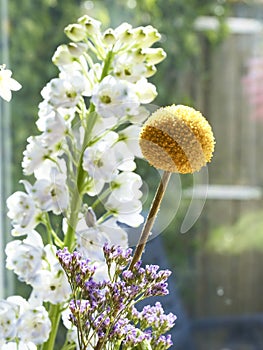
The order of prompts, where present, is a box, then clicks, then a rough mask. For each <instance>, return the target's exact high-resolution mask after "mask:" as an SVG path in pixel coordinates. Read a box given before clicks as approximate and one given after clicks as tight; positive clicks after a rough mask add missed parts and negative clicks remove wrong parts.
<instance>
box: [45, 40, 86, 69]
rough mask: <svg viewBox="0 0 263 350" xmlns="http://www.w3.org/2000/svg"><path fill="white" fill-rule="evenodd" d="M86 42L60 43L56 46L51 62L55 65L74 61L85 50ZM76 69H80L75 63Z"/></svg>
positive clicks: (68, 63)
mask: <svg viewBox="0 0 263 350" xmlns="http://www.w3.org/2000/svg"><path fill="white" fill-rule="evenodd" d="M87 47H88V46H87V44H85V43H70V44H68V45H65V44H64V45H60V46H58V47H57V49H56V51H55V53H54V55H53V57H52V62H53V63H54V64H55V65H57V66H65V65H71V64H74V63H77V62H76V59H78V58H79V57H80V56H81V55H82V54H83V53H84V52H85V51H86V50H87ZM77 67H78V69H80V66H79V64H78V63H77Z"/></svg>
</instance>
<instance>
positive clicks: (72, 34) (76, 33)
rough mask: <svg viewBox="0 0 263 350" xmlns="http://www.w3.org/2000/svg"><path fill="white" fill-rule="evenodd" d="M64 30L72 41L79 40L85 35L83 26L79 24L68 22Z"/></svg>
mask: <svg viewBox="0 0 263 350" xmlns="http://www.w3.org/2000/svg"><path fill="white" fill-rule="evenodd" d="M64 32H65V34H66V35H67V36H68V37H69V38H70V40H72V41H81V40H83V39H84V38H85V37H86V30H85V27H83V26H82V25H81V24H76V23H75V24H69V25H68V26H67V27H66V28H65V29H64Z"/></svg>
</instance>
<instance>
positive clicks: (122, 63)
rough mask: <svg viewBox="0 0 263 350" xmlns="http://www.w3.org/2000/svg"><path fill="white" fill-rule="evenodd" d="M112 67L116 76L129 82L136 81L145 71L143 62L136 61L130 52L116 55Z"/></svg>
mask: <svg viewBox="0 0 263 350" xmlns="http://www.w3.org/2000/svg"><path fill="white" fill-rule="evenodd" d="M113 68H114V70H113V73H114V75H115V76H116V77H118V78H119V79H123V80H127V81H129V82H131V83H136V81H137V80H139V79H140V78H141V77H142V76H144V73H145V72H146V67H145V64H144V63H143V62H136V60H135V57H134V55H133V53H132V52H125V53H124V54H122V55H117V56H116V57H115V59H114V64H113Z"/></svg>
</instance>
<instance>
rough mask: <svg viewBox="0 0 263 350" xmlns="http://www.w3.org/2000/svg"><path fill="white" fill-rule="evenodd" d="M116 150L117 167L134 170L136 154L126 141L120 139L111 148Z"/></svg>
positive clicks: (123, 169)
mask: <svg viewBox="0 0 263 350" xmlns="http://www.w3.org/2000/svg"><path fill="white" fill-rule="evenodd" d="M111 151H113V152H114V158H115V167H116V169H119V170H122V171H133V170H134V169H135V168H136V163H135V162H134V154H133V153H132V152H131V151H130V150H129V148H128V147H127V145H126V144H125V142H123V141H119V142H117V143H116V144H115V145H113V147H112V148H111Z"/></svg>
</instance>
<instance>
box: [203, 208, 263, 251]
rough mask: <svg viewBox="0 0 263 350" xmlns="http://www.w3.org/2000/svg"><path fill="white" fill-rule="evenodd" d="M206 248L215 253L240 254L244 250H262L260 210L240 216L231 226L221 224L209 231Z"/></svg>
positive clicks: (262, 224)
mask: <svg viewBox="0 0 263 350" xmlns="http://www.w3.org/2000/svg"><path fill="white" fill-rule="evenodd" d="M205 249H206V250H208V251H209V252H216V253H228V254H241V253H243V252H246V251H251V250H255V251H260V252H262V251H263V216H262V212H261V211H258V212H254V213H249V214H246V215H244V216H241V217H240V219H239V220H238V221H237V222H236V223H235V224H234V225H232V226H230V225H229V226H221V227H219V228H217V229H214V230H212V231H211V233H210V235H209V239H208V241H207V243H206V247H205Z"/></svg>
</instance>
